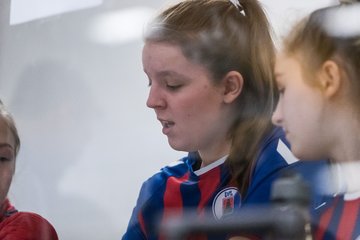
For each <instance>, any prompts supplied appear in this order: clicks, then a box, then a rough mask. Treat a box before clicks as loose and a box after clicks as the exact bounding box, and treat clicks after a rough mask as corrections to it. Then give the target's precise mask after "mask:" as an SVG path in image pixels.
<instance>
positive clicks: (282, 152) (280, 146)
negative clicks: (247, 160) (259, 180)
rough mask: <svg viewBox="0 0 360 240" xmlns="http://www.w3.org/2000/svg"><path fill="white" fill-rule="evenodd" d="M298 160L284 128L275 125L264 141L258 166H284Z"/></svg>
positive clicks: (269, 167) (268, 167)
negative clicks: (291, 149)
mask: <svg viewBox="0 0 360 240" xmlns="http://www.w3.org/2000/svg"><path fill="white" fill-rule="evenodd" d="M297 161H298V159H297V158H296V157H295V156H294V155H293V154H292V153H291V151H290V144H289V143H288V141H287V140H286V138H285V133H284V132H283V130H282V129H281V128H279V127H274V129H273V130H272V131H271V132H270V133H269V134H268V135H267V136H266V137H265V138H264V140H263V142H262V146H261V149H260V152H259V157H258V161H257V162H256V167H257V168H260V167H265V168H266V169H268V170H269V169H271V168H282V167H285V166H287V165H289V164H293V163H295V162H297Z"/></svg>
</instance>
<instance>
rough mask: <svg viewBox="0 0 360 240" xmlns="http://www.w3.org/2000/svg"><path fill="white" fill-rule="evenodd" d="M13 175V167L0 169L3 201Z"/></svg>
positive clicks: (1, 199)
mask: <svg viewBox="0 0 360 240" xmlns="http://www.w3.org/2000/svg"><path fill="white" fill-rule="evenodd" d="M12 177H13V170H12V169H5V170H1V171H0V201H1V202H3V201H4V200H5V198H6V195H7V193H8V191H9V188H10V184H11V180H12Z"/></svg>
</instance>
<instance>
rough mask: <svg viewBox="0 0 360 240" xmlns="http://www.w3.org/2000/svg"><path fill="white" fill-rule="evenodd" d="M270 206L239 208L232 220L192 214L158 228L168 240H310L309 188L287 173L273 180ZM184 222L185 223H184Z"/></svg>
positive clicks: (174, 218)
mask: <svg viewBox="0 0 360 240" xmlns="http://www.w3.org/2000/svg"><path fill="white" fill-rule="evenodd" d="M271 199H272V204H271V205H268V206H258V207H243V208H241V210H240V212H239V213H238V214H237V215H236V216H234V217H233V218H228V219H224V220H221V221H218V220H215V219H213V218H212V217H207V216H211V214H210V213H209V214H208V215H207V214H205V215H204V217H203V218H201V219H199V218H198V217H196V216H197V215H196V212H191V211H189V212H186V213H185V214H184V215H183V216H182V217H179V216H175V215H174V217H173V218H171V219H170V220H169V221H168V222H166V223H164V224H163V225H162V226H160V231H161V232H162V233H163V234H164V235H165V239H168V240H182V239H187V238H188V237H192V236H195V235H199V234H207V235H214V236H216V235H221V234H224V233H225V234H229V235H230V236H235V235H237V234H239V235H241V236H252V235H259V234H260V235H261V236H262V239H277V240H290V239H291V240H302V239H306V240H309V239H312V238H311V233H310V232H311V231H310V216H309V215H310V214H309V211H308V207H309V204H310V188H309V187H308V185H307V184H306V183H305V182H304V181H303V179H302V178H301V177H300V176H299V175H297V174H294V173H290V172H289V173H288V174H286V175H284V176H283V177H281V178H279V179H278V180H276V181H275V182H274V184H273V186H272V192H271ZM184 219H185V220H184Z"/></svg>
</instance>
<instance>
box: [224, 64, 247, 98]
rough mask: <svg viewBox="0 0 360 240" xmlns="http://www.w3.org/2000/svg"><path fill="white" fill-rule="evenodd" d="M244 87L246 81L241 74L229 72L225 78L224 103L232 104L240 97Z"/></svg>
mask: <svg viewBox="0 0 360 240" xmlns="http://www.w3.org/2000/svg"><path fill="white" fill-rule="evenodd" d="M243 85H244V79H243V77H242V75H241V74H240V73H239V72H237V71H230V72H228V73H227V74H226V75H225V77H224V78H223V86H224V98H223V100H224V102H225V103H232V102H233V101H234V100H235V99H236V98H237V97H238V96H239V95H240V93H241V90H242V88H243Z"/></svg>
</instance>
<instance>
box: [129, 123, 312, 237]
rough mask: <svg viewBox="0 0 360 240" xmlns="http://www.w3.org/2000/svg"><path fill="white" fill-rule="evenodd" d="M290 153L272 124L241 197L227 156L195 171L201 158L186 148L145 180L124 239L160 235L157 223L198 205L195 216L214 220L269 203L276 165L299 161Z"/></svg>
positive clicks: (278, 168) (280, 166)
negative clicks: (185, 153) (207, 215)
mask: <svg viewBox="0 0 360 240" xmlns="http://www.w3.org/2000/svg"><path fill="white" fill-rule="evenodd" d="M289 153H290V150H289V149H288V143H287V142H286V140H285V136H284V133H283V131H282V130H281V129H280V128H275V129H274V130H273V131H272V132H271V134H269V136H267V137H266V139H265V140H264V141H263V144H262V146H261V148H260V151H259V154H258V158H257V160H256V162H255V164H254V167H253V170H252V173H251V179H250V184H249V187H248V190H247V193H246V194H245V196H240V194H239V191H238V190H237V189H236V187H235V185H234V184H232V183H231V175H230V170H229V168H228V166H227V164H226V163H225V158H224V159H220V160H218V161H216V162H214V163H212V164H210V165H209V166H206V167H205V168H201V169H199V170H194V169H196V168H195V167H194V166H196V165H198V163H199V161H201V160H200V159H199V157H198V156H197V154H193V153H189V154H188V156H186V157H184V158H182V159H181V160H179V161H177V162H176V163H175V164H173V165H170V166H166V167H164V168H163V169H161V171H160V172H158V173H156V174H155V175H153V176H152V177H151V178H149V179H148V180H147V181H146V182H144V183H143V185H142V187H141V190H140V194H139V197H138V200H137V204H136V206H135V208H134V210H133V213H132V216H131V219H130V222H129V225H128V228H127V231H126V232H125V234H124V236H123V237H122V239H123V240H138V239H149V240H155V239H156V240H157V239H161V237H159V236H158V234H157V231H156V229H157V228H156V227H157V225H158V223H159V222H162V221H166V219H167V218H168V216H169V215H170V214H173V212H174V211H176V213H177V214H181V213H182V212H183V211H185V210H186V209H188V208H191V209H196V211H197V214H198V215H201V214H202V213H203V212H205V211H206V212H212V213H213V215H214V217H215V218H216V219H221V218H224V217H226V216H229V215H231V214H233V213H234V212H236V210H237V209H239V208H240V206H245V205H251V204H263V203H268V202H269V201H270V190H271V185H272V182H273V181H274V180H275V179H276V178H277V177H278V176H279V175H280V172H281V171H280V170H282V169H284V168H285V167H287V166H290V164H291V165H294V164H295V165H296V164H298V163H299V162H296V159H295V158H294V157H293V156H292V155H291V154H289ZM294 162H296V163H294ZM301 164H302V163H301ZM305 172H306V171H305ZM208 239H211V237H209V238H208ZM217 239H219V238H217Z"/></svg>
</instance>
